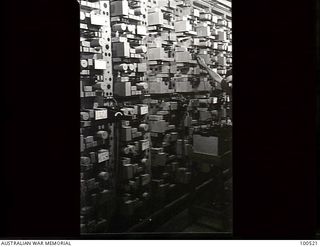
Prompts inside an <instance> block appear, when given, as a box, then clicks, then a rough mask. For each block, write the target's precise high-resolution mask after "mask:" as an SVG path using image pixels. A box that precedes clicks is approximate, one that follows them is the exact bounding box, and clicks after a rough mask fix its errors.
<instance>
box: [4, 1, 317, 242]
mask: <svg viewBox="0 0 320 247" xmlns="http://www.w3.org/2000/svg"><path fill="white" fill-rule="evenodd" d="M9 2H10V3H9ZM3 5H4V6H3V7H2V12H3V13H4V14H3V15H2V16H3V21H2V23H4V24H5V25H4V28H3V29H2V32H1V40H2V41H4V44H3V45H2V46H1V47H2V54H1V55H2V56H1V57H2V59H3V60H4V61H3V62H4V63H3V65H2V69H3V73H2V79H4V80H2V83H1V90H0V91H1V93H2V95H1V100H2V102H1V113H2V114H1V125H2V126H1V138H0V139H1V144H2V146H1V179H0V183H1V184H0V187H1V205H2V207H3V208H2V210H1V216H2V219H1V220H0V222H1V223H0V224H1V226H2V227H3V230H2V231H1V235H0V236H1V238H9V239H10V238H11V239H12V238H33V239H34V238H50V239H53V238H58V239H61V238H71V239H77V238H80V236H79V224H80V223H79V221H80V219H79V198H80V190H79V173H80V171H79V165H78V159H79V129H78V126H79V117H78V109H79V86H78V84H79V66H78V63H79V46H78V44H79V23H78V19H79V17H78V13H79V9H78V6H77V2H76V1H75V0H74V1H54V2H52V1H48V0H41V1H35V0H32V1H22V2H20V3H19V4H18V3H17V2H16V1H6V3H5V4H3ZM317 6H318V5H317V2H316V1H304V2H303V3H302V2H301V1H296V2H295V1H275V0H269V1H266V2H261V1H254V0H251V1H249V0H247V1H244V2H243V1H241V2H240V1H234V2H233V41H234V47H233V50H234V53H233V56H234V57H233V61H234V65H233V73H234V106H233V107H234V110H233V112H234V141H233V143H234V148H233V150H234V157H233V161H234V238H236V239H276V238H280V239H301V238H307V239H310V238H314V237H316V235H315V232H316V230H317V226H319V222H320V221H319V219H320V217H319V216H318V214H316V208H317V203H316V202H317V201H318V200H317V198H319V190H317V187H318V188H319V183H318V182H317V180H316V177H317V176H318V175H319V168H317V167H316V150H319V142H318V141H317V138H316V134H318V133H319V121H318V120H319V118H318V116H319V115H316V111H317V110H318V111H319V108H318V107H319V98H318V97H317V95H319V85H318V84H317V83H316V82H317V79H319V69H318V67H319V63H317V58H318V54H319V53H318V50H316V48H317V44H318V43H319V42H317V41H318V39H317V35H316V33H317V32H316V30H318V31H319V26H318V25H317V23H318V18H319V17H316V13H317V8H316V7H317ZM316 64H318V66H316ZM316 120H317V121H316ZM317 126H318V128H316V127H317ZM316 144H317V145H316ZM122 237H126V238H142V239H145V238H156V239H158V238H160V239H161V238H223V236H214V235H206V236H201V235H199V234H198V235H175V236H170V235H149V236H148V237H146V236H138V235H136V236H122ZM109 238H121V236H120V237H119V236H118V237H115V236H110V237H109ZM316 238H317V237H316Z"/></svg>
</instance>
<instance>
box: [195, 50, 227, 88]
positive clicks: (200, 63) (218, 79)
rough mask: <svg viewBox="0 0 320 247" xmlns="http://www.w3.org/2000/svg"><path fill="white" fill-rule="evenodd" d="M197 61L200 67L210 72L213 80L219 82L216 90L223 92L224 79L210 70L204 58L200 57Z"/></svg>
mask: <svg viewBox="0 0 320 247" xmlns="http://www.w3.org/2000/svg"><path fill="white" fill-rule="evenodd" d="M197 61H198V63H199V65H200V66H201V67H202V68H203V69H205V70H206V71H207V72H208V74H209V75H210V76H211V77H212V79H213V80H214V81H216V82H217V85H216V88H217V89H219V90H222V88H221V82H222V80H223V78H222V77H221V76H220V75H219V74H218V73H216V72H214V71H213V70H212V69H210V68H209V66H208V65H207V64H206V62H205V61H204V59H203V58H202V57H200V56H198V57H197Z"/></svg>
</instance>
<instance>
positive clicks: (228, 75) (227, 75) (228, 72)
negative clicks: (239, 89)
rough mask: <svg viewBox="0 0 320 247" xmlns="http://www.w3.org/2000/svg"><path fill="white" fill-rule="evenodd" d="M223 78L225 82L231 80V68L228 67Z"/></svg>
mask: <svg viewBox="0 0 320 247" xmlns="http://www.w3.org/2000/svg"><path fill="white" fill-rule="evenodd" d="M224 80H225V81H226V82H227V83H231V82H232V69H229V70H228V71H227V73H226V76H225V78H224Z"/></svg>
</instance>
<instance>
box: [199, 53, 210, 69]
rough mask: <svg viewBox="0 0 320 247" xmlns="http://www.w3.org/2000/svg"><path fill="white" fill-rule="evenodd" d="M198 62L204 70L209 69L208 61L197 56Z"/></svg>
mask: <svg viewBox="0 0 320 247" xmlns="http://www.w3.org/2000/svg"><path fill="white" fill-rule="evenodd" d="M197 61H198V64H199V65H200V66H201V67H202V68H205V69H206V68H207V67H208V66H207V64H206V61H204V59H203V58H202V57H200V56H197Z"/></svg>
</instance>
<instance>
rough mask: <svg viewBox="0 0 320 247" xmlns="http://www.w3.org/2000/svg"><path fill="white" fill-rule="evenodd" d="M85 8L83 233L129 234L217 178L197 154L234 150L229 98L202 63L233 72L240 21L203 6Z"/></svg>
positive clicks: (119, 1)
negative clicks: (203, 176) (206, 140)
mask: <svg viewBox="0 0 320 247" xmlns="http://www.w3.org/2000/svg"><path fill="white" fill-rule="evenodd" d="M79 4H80V33H81V36H80V153H81V154H80V156H81V157H80V165H81V208H80V217H81V232H82V233H107V232H122V231H127V230H128V229H129V228H130V227H131V226H133V225H134V224H136V223H137V222H139V221H141V220H142V219H145V218H146V217H148V215H150V214H152V213H153V212H155V211H156V210H159V209H160V208H161V207H163V206H164V205H166V203H169V202H171V201H173V200H174V199H176V198H177V197H178V196H181V195H183V193H185V192H186V191H188V190H190V186H192V185H193V184H195V181H196V180H197V174H198V172H199V171H200V172H208V169H209V170H210V168H209V167H203V165H201V164H200V167H196V166H198V165H199V164H196V163H194V162H192V155H193V154H194V153H196V152H198V153H207V154H210V155H215V156H219V155H221V153H222V152H223V151H224V150H225V149H227V148H228V147H227V146H228V145H227V144H225V143H223V141H225V140H226V137H225V136H226V134H225V133H226V130H228V129H230V126H231V125H232V121H231V119H232V118H231V109H230V99H229V95H227V94H225V93H224V94H222V95H221V94H215V90H214V89H215V84H214V82H213V81H212V80H211V79H210V78H209V77H208V74H207V72H206V71H204V70H202V69H201V68H200V67H199V65H198V63H197V60H196V56H201V57H202V58H204V60H205V61H206V63H207V64H208V66H209V67H211V68H212V69H213V70H216V72H218V73H219V74H221V75H222V76H223V75H225V74H226V71H227V69H228V68H230V67H231V64H232V54H231V52H232V41H231V40H232V29H231V18H230V16H227V15H226V14H224V13H223V12H221V13H220V12H219V11H218V10H217V7H216V5H214V4H209V3H206V2H201V1H199V2H198V1H196V0H186V1H175V0H170V1H169V0H115V1H113V0H111V1H79ZM224 7H225V6H224ZM227 11H229V12H230V8H229V9H227ZM208 133H209V134H208ZM221 133H223V135H224V136H223V138H221V137H220V135H221ZM203 135H211V136H214V137H215V139H213V142H212V143H211V144H213V145H214V146H215V147H214V148H213V149H210V150H203V145H202V143H201V142H202V139H201V138H202V136H203Z"/></svg>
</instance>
